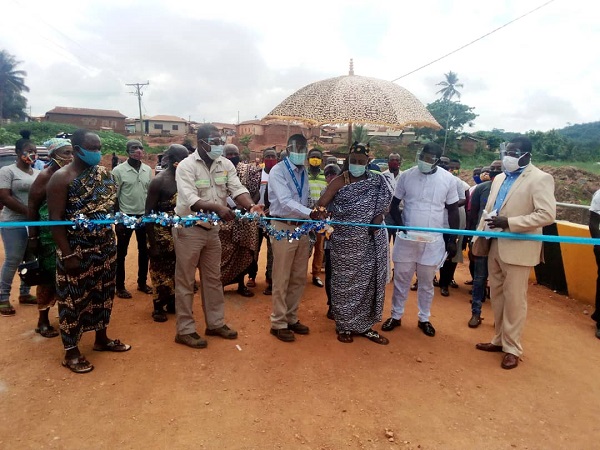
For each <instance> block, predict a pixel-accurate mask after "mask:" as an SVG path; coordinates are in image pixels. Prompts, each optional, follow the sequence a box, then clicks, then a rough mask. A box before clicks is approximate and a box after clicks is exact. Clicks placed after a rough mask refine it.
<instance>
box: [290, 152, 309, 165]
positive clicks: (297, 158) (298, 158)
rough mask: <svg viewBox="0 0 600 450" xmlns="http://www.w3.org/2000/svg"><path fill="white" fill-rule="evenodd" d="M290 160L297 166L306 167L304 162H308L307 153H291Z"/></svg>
mask: <svg viewBox="0 0 600 450" xmlns="http://www.w3.org/2000/svg"><path fill="white" fill-rule="evenodd" d="M289 158H290V161H291V162H292V164H294V165H295V166H302V165H304V161H306V153H296V152H290V156H289Z"/></svg>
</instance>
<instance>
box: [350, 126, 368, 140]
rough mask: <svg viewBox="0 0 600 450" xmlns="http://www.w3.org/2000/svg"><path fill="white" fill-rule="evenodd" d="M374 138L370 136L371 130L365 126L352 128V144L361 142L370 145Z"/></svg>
mask: <svg viewBox="0 0 600 450" xmlns="http://www.w3.org/2000/svg"><path fill="white" fill-rule="evenodd" d="M371 139H373V136H369V130H368V129H367V127H366V126H365V125H354V127H353V128H352V142H356V141H358V142H360V143H361V144H368V143H369V142H370V141H371Z"/></svg>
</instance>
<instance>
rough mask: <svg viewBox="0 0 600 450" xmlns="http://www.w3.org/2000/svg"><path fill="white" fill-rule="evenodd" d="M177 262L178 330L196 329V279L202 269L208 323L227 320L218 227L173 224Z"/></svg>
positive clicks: (217, 325) (218, 324)
mask: <svg viewBox="0 0 600 450" xmlns="http://www.w3.org/2000/svg"><path fill="white" fill-rule="evenodd" d="M173 242H174V244H175V254H176V255H177V262H176V264H175V308H176V310H177V334H191V333H194V332H196V322H195V321H194V313H193V308H192V307H193V304H194V280H195V277H196V269H200V281H201V283H202V287H201V289H200V293H201V297H202V309H203V311H204V320H205V321H206V327H207V328H210V329H215V328H220V327H222V326H223V325H224V324H225V301H224V298H223V285H222V284H221V241H220V240H219V227H214V228H212V229H210V230H206V229H204V228H202V227H197V226H192V227H189V228H173Z"/></svg>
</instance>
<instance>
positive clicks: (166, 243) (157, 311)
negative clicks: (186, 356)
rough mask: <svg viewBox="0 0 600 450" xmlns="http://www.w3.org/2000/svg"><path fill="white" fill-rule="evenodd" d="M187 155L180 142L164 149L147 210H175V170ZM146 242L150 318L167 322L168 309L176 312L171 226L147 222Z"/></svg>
mask: <svg viewBox="0 0 600 450" xmlns="http://www.w3.org/2000/svg"><path fill="white" fill-rule="evenodd" d="M188 155H189V152H188V149H187V148H185V147H184V146H183V145H179V144H172V145H171V146H169V148H168V149H167V151H166V152H165V154H164V156H163V159H162V161H161V162H162V165H163V168H164V169H165V170H163V171H162V172H160V173H159V174H158V175H157V176H156V177H154V179H152V181H150V185H149V186H148V197H146V214H151V213H156V214H162V213H166V214H168V216H169V217H173V215H174V214H175V205H176V203H177V183H176V181H175V171H176V170H177V166H178V165H179V163H180V162H181V161H183V160H184V159H185V158H187V157H188ZM145 228H146V235H147V239H146V242H147V244H148V255H149V256H150V278H151V279H152V286H154V298H153V301H152V303H153V306H154V308H153V311H152V318H153V319H154V321H155V322H166V321H167V312H169V313H175V262H176V257H175V244H174V243H173V232H172V227H171V226H165V225H161V224H155V223H152V222H148V223H146V227H145Z"/></svg>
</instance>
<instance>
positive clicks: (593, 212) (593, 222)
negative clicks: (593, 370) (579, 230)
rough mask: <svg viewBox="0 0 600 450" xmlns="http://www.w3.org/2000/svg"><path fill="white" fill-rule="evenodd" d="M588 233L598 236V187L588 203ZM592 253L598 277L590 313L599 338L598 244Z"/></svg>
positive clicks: (599, 221)
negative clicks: (593, 308) (594, 304)
mask: <svg viewBox="0 0 600 450" xmlns="http://www.w3.org/2000/svg"><path fill="white" fill-rule="evenodd" d="M589 228H590V235H591V236H592V237H593V238H600V189H598V190H597V191H596V192H595V193H594V197H593V198H592V204H591V205H590V224H589ZM594 255H595V256H596V265H597V266H598V278H597V279H596V310H595V311H594V314H592V320H595V321H596V337H597V338H598V339H600V245H594Z"/></svg>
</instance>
